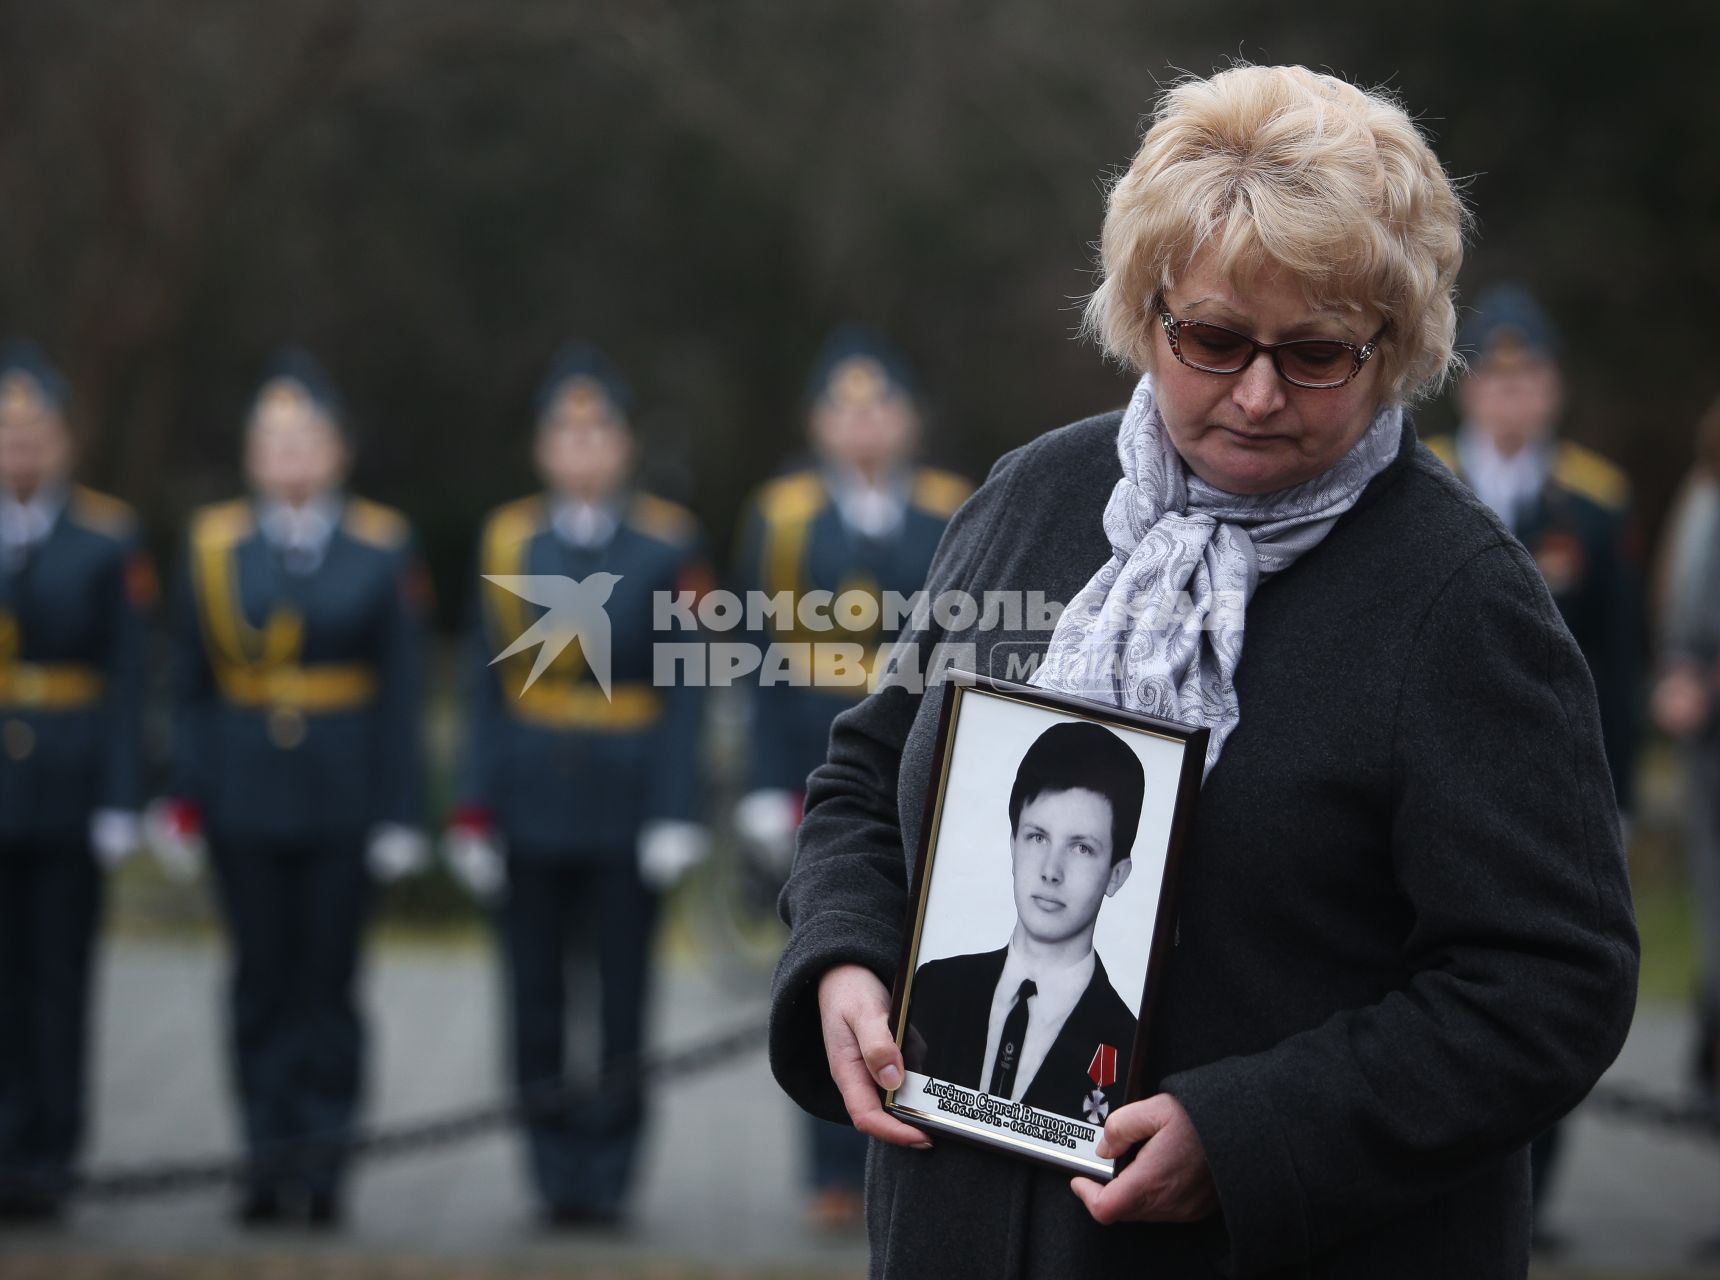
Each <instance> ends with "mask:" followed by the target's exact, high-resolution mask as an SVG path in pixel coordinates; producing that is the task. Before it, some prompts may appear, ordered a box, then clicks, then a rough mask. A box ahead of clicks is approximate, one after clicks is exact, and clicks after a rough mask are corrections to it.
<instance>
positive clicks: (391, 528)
mask: <svg viewBox="0 0 1720 1280" xmlns="http://www.w3.org/2000/svg"><path fill="white" fill-rule="evenodd" d="M340 524H341V528H343V529H345V530H346V532H347V533H348V534H349V535H350V536H352V537H354V538H357V539H358V540H359V541H360V542H367V543H369V544H370V545H371V546H373V547H381V548H382V549H383V550H384V551H398V550H399V549H400V548H401V547H403V546H405V545H406V543H407V541H408V540H409V539H410V538H411V537H412V525H411V522H409V521H408V520H407V519H406V517H405V516H404V515H402V514H401V513H400V512H398V511H396V510H395V509H394V508H393V507H385V506H383V505H382V503H380V502H372V501H371V500H370V499H369V498H348V499H347V500H346V510H345V511H344V512H342V513H341V520H340Z"/></svg>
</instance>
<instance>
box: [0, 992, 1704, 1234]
mask: <svg viewBox="0 0 1720 1280" xmlns="http://www.w3.org/2000/svg"><path fill="white" fill-rule="evenodd" d="M764 1038H765V1024H764V1023H763V1022H757V1021H755V1022H748V1023H745V1024H742V1025H740V1026H737V1027H732V1028H730V1029H728V1030H726V1031H721V1032H718V1033H717V1034H715V1035H713V1036H710V1037H708V1038H706V1039H704V1040H700V1041H697V1042H695V1043H693V1044H690V1045H687V1046H685V1047H684V1048H680V1049H674V1050H668V1051H661V1052H657V1053H649V1054H647V1053H641V1054H635V1055H632V1056H630V1057H627V1058H622V1059H617V1060H616V1061H615V1062H612V1063H611V1064H609V1066H608V1067H607V1068H606V1069H605V1070H603V1071H602V1072H599V1073H593V1074H592V1075H591V1076H590V1077H589V1078H587V1079H585V1080H568V1079H562V1080H548V1081H544V1082H542V1083H541V1084H538V1085H533V1086H530V1087H528V1088H527V1089H525V1090H524V1091H523V1092H522V1094H521V1096H520V1097H518V1098H516V1099H514V1100H511V1101H506V1102H493V1103H486V1104H481V1105H476V1106H471V1107H467V1108H464V1109H462V1110H458V1111H453V1112H450V1113H448V1114H446V1115H441V1116H435V1117H432V1118H430V1119H427V1120H418V1121H412V1122H408V1123H401V1124H396V1125H392V1126H381V1127H377V1128H371V1129H359V1130H357V1131H354V1132H351V1133H345V1134H333V1135H328V1136H326V1137H316V1138H309V1139H301V1140H298V1141H295V1142H291V1143H283V1144H280V1145H279V1146H276V1147H273V1148H270V1149H269V1150H267V1151H265V1152H263V1153H261V1154H260V1155H259V1156H257V1157H256V1158H254V1159H242V1158H234V1157H210V1158H205V1159H191V1160H178V1161H163V1162H157V1163H154V1164H148V1165H142V1166H139V1167H136V1168H110V1169H102V1170H97V1171H94V1172H91V1173H87V1174H81V1175H76V1176H75V1177H74V1178H73V1181H72V1183H71V1185H70V1186H69V1187H65V1186H56V1188H55V1190H56V1191H57V1192H61V1193H65V1194H70V1195H73V1196H76V1197H77V1198H78V1199H80V1200H85V1201H96V1202H100V1201H126V1200H139V1199H153V1198H157V1197H161V1196H170V1195H179V1194H185V1193H189V1192H196V1191H204V1190H208V1189H211V1188H215V1187H222V1186H239V1185H241V1184H242V1183H243V1182H244V1181H245V1180H246V1179H247V1178H249V1177H251V1176H252V1175H254V1174H256V1173H258V1172H259V1171H268V1170H272V1169H277V1168H290V1167H292V1166H293V1165H294V1164H296V1163H297V1162H300V1161H303V1160H306V1159H312V1158H316V1159H327V1158H328V1157H329V1156H331V1155H337V1156H344V1157H346V1158H350V1159H354V1160H361V1159H362V1160H387V1159H397V1158H400V1157H403V1156H409V1155H414V1154H419V1153H422V1152H425V1151H428V1150H433V1149H440V1148H446V1147H452V1146H456V1145H458V1144H460V1143H463V1142H469V1141H472V1140H473V1139H475V1138H480V1137H483V1136H484V1135H485V1134H488V1133H491V1132H493V1131H497V1130H502V1129H508V1128H511V1127H513V1126H514V1125H516V1124H519V1123H521V1122H525V1121H530V1120H537V1119H551V1118H554V1117H556V1116H558V1115H561V1114H564V1113H565V1112H566V1111H567V1109H568V1108H569V1107H572V1106H574V1105H576V1104H578V1103H579V1102H582V1101H585V1100H589V1099H592V1098H595V1097H597V1096H599V1095H601V1094H604V1093H607V1092H611V1091H615V1090H620V1089H643V1088H644V1087H645V1086H647V1085H663V1084H668V1083H671V1082H673V1081H677V1080H685V1079H688V1078H690V1077H694V1076H698V1075H701V1074H703V1073H705V1072H707V1071H710V1070H713V1069H715V1068H717V1067H721V1066H724V1065H726V1064H727V1063H729V1062H732V1061H734V1060H736V1059H738V1058H741V1057H744V1056H745V1055H747V1054H749V1053H751V1052H753V1051H754V1050H756V1049H759V1048H761V1047H762V1046H763V1044H764ZM1580 1110H1582V1111H1586V1112H1589V1113H1591V1114H1597V1115H1599V1116H1602V1117H1605V1118H1607V1119H1613V1120H1622V1121H1625V1122H1628V1123H1630V1124H1632V1125H1633V1126H1637V1127H1641V1128H1648V1129H1654V1130H1659V1131H1664V1132H1668V1133H1671V1134H1674V1135H1676V1136H1678V1137H1682V1138H1689V1139H1695V1140H1696V1141H1699V1142H1704V1143H1716V1144H1720V1107H1717V1106H1716V1105H1715V1104H1714V1102H1712V1101H1710V1100H1708V1099H1706V1098H1701V1097H1694V1096H1692V1097H1687V1098H1667V1097H1664V1096H1660V1095H1657V1094H1654V1093H1651V1092H1649V1091H1647V1090H1644V1089H1639V1088H1635V1087H1630V1086H1623V1085H1598V1086H1596V1088H1595V1089H1594V1091H1593V1092H1591V1093H1590V1094H1589V1096H1588V1098H1587V1099H1586V1100H1585V1101H1584V1103H1583V1104H1582V1107H1581V1108H1580ZM39 1187H40V1184H39V1183H37V1182H35V1181H33V1180H32V1179H30V1178H29V1177H23V1178H20V1177H18V1176H16V1175H10V1176H0V1191H7V1190H18V1189H22V1190H25V1191H28V1190H31V1189H39Z"/></svg>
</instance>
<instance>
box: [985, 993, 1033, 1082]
mask: <svg viewBox="0 0 1720 1280" xmlns="http://www.w3.org/2000/svg"><path fill="white" fill-rule="evenodd" d="M1038 991H1039V988H1038V987H1036V986H1034V985H1033V979H1032V978H1023V979H1022V981H1021V986H1020V987H1018V988H1017V989H1016V992H1015V1003H1014V1004H1013V1005H1011V1006H1010V1010H1009V1016H1008V1017H1007V1018H1005V1019H1004V1020H1003V1038H1002V1039H1000V1040H999V1041H998V1042H997V1062H996V1063H995V1064H994V1065H993V1067H992V1069H991V1088H990V1089H988V1090H986V1092H987V1093H989V1094H991V1096H992V1097H994V1098H1007V1097H1009V1093H1010V1090H1012V1089H1014V1088H1015V1069H1016V1067H1017V1066H1019V1065H1020V1064H1021V1042H1022V1041H1023V1040H1025V1039H1027V1002H1028V1001H1029V1000H1031V999H1033V997H1034V996H1035V995H1036V994H1037V993H1038Z"/></svg>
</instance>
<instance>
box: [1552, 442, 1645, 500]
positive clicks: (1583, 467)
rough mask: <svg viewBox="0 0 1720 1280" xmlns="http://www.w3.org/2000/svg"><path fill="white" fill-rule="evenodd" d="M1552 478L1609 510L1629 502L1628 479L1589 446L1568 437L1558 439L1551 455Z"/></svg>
mask: <svg viewBox="0 0 1720 1280" xmlns="http://www.w3.org/2000/svg"><path fill="white" fill-rule="evenodd" d="M1553 479H1555V480H1557V481H1558V482H1559V483H1560V484H1562V485H1563V486H1564V487H1565V488H1567V489H1570V490H1571V491H1572V492H1574V493H1579V494H1581V495H1582V496H1583V497H1585V498H1587V499H1589V500H1590V501H1591V502H1596V503H1599V504H1600V505H1601V506H1603V507H1607V508H1610V509H1611V510H1614V511H1618V510H1622V509H1623V508H1624V507H1625V506H1627V505H1628V504H1629V502H1630V480H1629V478H1628V477H1627V476H1626V475H1625V473H1624V472H1623V471H1621V470H1620V469H1619V468H1618V467H1616V466H1614V465H1613V464H1612V463H1610V462H1608V461H1607V460H1606V459H1605V458H1603V457H1601V455H1600V454H1598V453H1596V452H1595V451H1594V450H1593V449H1585V448H1584V447H1583V446H1582V445H1580V444H1577V443H1575V442H1574V441H1571V440H1561V441H1560V442H1559V451H1558V453H1557V454H1555V455H1554V458H1553Z"/></svg>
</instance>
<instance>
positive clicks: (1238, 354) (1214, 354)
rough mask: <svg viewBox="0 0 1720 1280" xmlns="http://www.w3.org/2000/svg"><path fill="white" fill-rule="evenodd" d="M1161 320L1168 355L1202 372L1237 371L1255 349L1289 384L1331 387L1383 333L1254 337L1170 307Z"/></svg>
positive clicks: (1356, 369)
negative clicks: (1181, 315)
mask: <svg viewBox="0 0 1720 1280" xmlns="http://www.w3.org/2000/svg"><path fill="white" fill-rule="evenodd" d="M1159 323H1160V324H1162V325H1164V327H1165V337H1166V339H1168V340H1169V342H1170V344H1171V354H1172V355H1174V356H1175V357H1176V358H1177V359H1178V360H1180V361H1181V362H1182V363H1183V364H1186V365H1187V366H1188V367H1189V368H1191V369H1199V370H1200V371H1201V372H1202V373H1241V372H1242V371H1243V370H1244V369H1246V368H1247V367H1248V366H1249V365H1251V364H1253V363H1254V357H1255V355H1256V354H1257V353H1259V352H1261V351H1264V352H1265V353H1266V354H1267V355H1269V356H1271V357H1272V364H1273V367H1274V368H1276V369H1277V370H1278V375H1279V377H1281V378H1283V379H1284V381H1286V382H1288V383H1289V384H1290V385H1291V386H1293V387H1306V388H1307V389H1309V390H1310V391H1329V390H1331V389H1332V388H1334V387H1341V386H1343V385H1344V384H1345V383H1346V382H1348V381H1349V380H1350V379H1351V378H1353V377H1355V376H1356V375H1357V374H1358V373H1360V372H1361V371H1362V366H1363V365H1364V364H1366V363H1367V362H1368V358H1369V357H1370V356H1372V355H1373V354H1374V352H1375V351H1376V350H1377V349H1378V348H1377V344H1378V342H1379V340H1380V338H1381V337H1382V336H1383V335H1384V334H1385V329H1384V328H1382V329H1381V330H1380V331H1379V333H1376V334H1375V335H1374V336H1373V337H1371V338H1369V339H1368V340H1367V341H1366V342H1364V343H1362V344H1361V345H1360V346H1357V345H1356V344H1355V343H1353V342H1345V341H1343V340H1342V339H1340V338H1294V339H1292V340H1291V341H1289V342H1256V341H1255V340H1254V339H1253V338H1250V337H1249V336H1248V335H1247V334H1243V333H1237V332H1236V331H1235V330H1234V329H1226V328H1225V327H1224V326H1223V325H1218V324H1208V323H1207V322H1206V321H1204V320H1174V319H1172V318H1171V313H1170V312H1168V311H1161V312H1159Z"/></svg>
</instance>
